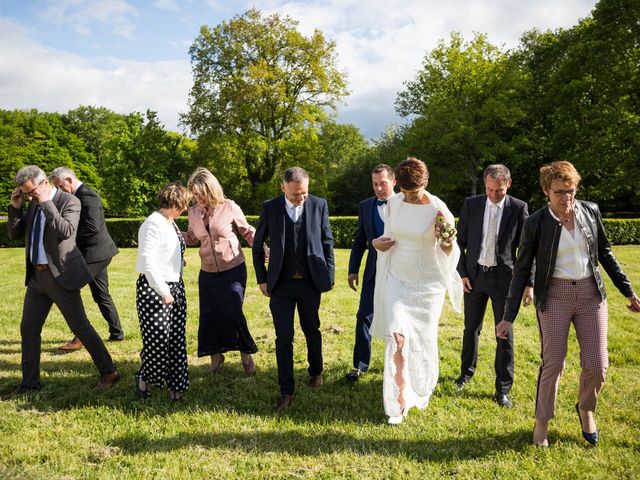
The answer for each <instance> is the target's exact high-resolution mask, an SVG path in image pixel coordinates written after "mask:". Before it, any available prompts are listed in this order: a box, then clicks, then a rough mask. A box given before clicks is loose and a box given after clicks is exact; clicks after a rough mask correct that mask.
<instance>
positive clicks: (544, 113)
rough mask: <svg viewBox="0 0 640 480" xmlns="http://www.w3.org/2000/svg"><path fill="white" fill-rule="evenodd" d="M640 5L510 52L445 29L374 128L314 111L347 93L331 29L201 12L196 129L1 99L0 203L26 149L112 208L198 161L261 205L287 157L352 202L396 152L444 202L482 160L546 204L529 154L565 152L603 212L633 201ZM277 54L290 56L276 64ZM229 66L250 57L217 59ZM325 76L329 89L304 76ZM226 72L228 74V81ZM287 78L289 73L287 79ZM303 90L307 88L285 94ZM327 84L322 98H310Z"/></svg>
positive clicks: (638, 172)
mask: <svg viewBox="0 0 640 480" xmlns="http://www.w3.org/2000/svg"><path fill="white" fill-rule="evenodd" d="M638 19H640V2H638V1H637V0H602V1H600V2H599V3H598V4H597V5H596V7H595V8H594V10H593V12H592V14H591V15H590V16H589V17H587V18H585V19H583V20H581V21H580V22H579V23H578V24H577V25H576V26H574V27H572V28H569V29H560V30H557V31H554V32H538V31H529V32H526V33H524V34H523V35H522V38H521V42H520V45H519V46H518V48H516V49H513V50H508V51H505V50H503V49H501V48H500V47H496V46H494V45H492V44H490V43H489V42H488V39H487V36H486V35H483V34H476V35H475V36H474V38H473V39H471V40H469V41H466V42H465V40H464V39H463V38H462V37H461V36H460V35H459V34H458V33H455V32H454V33H452V34H451V36H450V38H449V39H448V40H442V41H441V42H440V43H439V44H438V46H437V47H436V48H435V49H433V50H432V51H429V52H426V54H425V56H424V60H423V62H422V65H420V66H416V67H417V68H416V70H417V73H415V74H412V72H407V78H408V79H407V81H406V82H405V84H404V88H403V90H402V91H400V92H398V96H397V99H396V104H395V105H396V109H397V111H398V113H399V114H400V115H402V116H404V117H406V118H407V123H406V124H405V125H404V126H402V127H397V126H396V127H389V128H388V129H387V131H386V132H384V133H383V134H382V135H381V136H380V137H379V138H378V139H375V140H373V141H372V142H368V141H367V140H366V139H365V138H363V136H362V135H361V133H360V131H359V130H358V128H356V127H355V126H353V125H345V124H338V123H336V122H335V121H334V120H333V119H332V118H334V117H331V116H330V115H328V114H327V115H325V114H324V113H323V112H324V110H323V108H324V107H327V106H328V107H334V106H335V105H336V104H337V101H338V100H339V99H340V98H341V96H344V95H346V89H345V85H346V77H345V76H344V75H342V74H341V73H340V72H339V71H337V70H336V69H335V54H336V52H335V43H333V42H330V41H326V40H324V38H323V37H322V35H321V33H319V32H318V31H316V33H315V34H314V36H313V37H312V38H305V37H303V36H301V35H300V34H299V32H297V30H296V27H297V23H296V22H295V21H293V20H291V19H289V18H285V19H282V18H280V17H278V16H277V15H275V16H270V17H266V18H265V17H263V16H261V14H260V12H259V11H257V10H255V9H254V10H250V11H248V12H246V13H245V14H244V15H241V16H237V17H234V19H233V20H231V21H229V22H223V23H222V24H221V25H219V26H217V27H215V28H213V29H208V27H207V28H205V27H203V30H202V33H201V35H200V36H199V37H198V38H197V39H196V40H195V42H194V44H193V46H192V48H191V50H190V54H191V60H192V64H193V65H194V72H195V73H194V87H193V89H192V91H191V94H190V102H189V111H188V112H185V114H184V115H183V116H182V122H183V124H184V126H185V127H186V128H188V129H189V131H190V132H192V137H188V136H185V135H183V134H179V133H175V132H170V131H167V130H165V128H164V127H163V125H161V124H160V123H159V121H158V119H157V115H156V113H155V112H152V111H147V112H146V113H145V114H141V113H138V112H135V113H131V114H128V115H126V114H117V113H114V112H112V111H110V110H108V109H106V108H103V107H99V106H81V107H79V108H76V109H75V110H71V111H69V112H67V113H65V114H58V113H41V112H37V111H35V110H32V111H3V110H0V190H1V191H0V210H3V211H6V209H7V206H8V202H9V193H10V191H11V189H12V188H13V185H12V177H13V175H14V174H15V172H16V171H17V170H18V168H20V167H22V166H24V165H27V164H32V163H33V164H38V165H40V166H41V167H42V168H44V169H45V170H46V171H48V172H49V171H51V170H52V169H53V168H55V167H58V166H68V167H71V168H73V169H74V170H75V171H76V173H77V174H78V176H79V178H80V179H81V180H83V181H86V182H87V183H89V184H90V185H91V186H93V187H94V188H95V189H96V190H97V191H99V192H100V194H101V195H102V198H103V200H104V202H105V205H106V209H107V213H108V214H110V215H112V216H136V215H146V214H148V213H149V212H150V211H152V210H153V209H154V208H156V202H155V194H156V192H157V191H158V190H159V188H160V187H162V186H163V185H164V184H166V183H167V182H169V181H172V180H180V181H182V182H186V180H187V179H188V177H189V174H190V173H191V171H193V169H194V168H195V167H197V166H205V167H207V168H209V169H210V170H212V171H213V172H214V174H215V175H216V176H218V178H219V179H220V181H221V183H222V185H223V187H224V189H225V193H226V195H227V196H228V197H230V198H232V199H234V200H236V201H237V202H238V203H239V204H240V205H241V206H242V208H243V209H244V210H245V213H247V214H257V213H259V208H260V203H261V202H262V200H264V199H266V198H269V197H272V196H274V195H276V194H278V192H279V185H278V184H279V180H278V178H279V177H278V174H279V172H280V171H281V170H282V169H284V168H286V167H288V166H291V165H296V164H297V165H301V166H303V167H304V168H305V169H307V170H308V171H309V174H310V177H311V181H310V191H311V193H314V194H316V195H319V196H323V197H326V198H327V199H328V200H329V206H330V209H331V213H332V215H354V214H356V213H357V205H358V202H359V201H360V200H362V199H364V198H366V197H367V196H369V195H371V183H370V175H369V172H370V170H371V168H372V166H374V165H375V164H377V163H379V162H384V163H388V164H390V165H392V166H395V165H397V164H398V163H399V162H400V161H401V160H402V159H404V158H405V157H407V156H409V155H412V156H416V157H418V158H421V159H423V160H425V161H426V162H427V164H428V166H429V170H430V181H429V186H428V189H429V190H430V191H431V192H433V193H434V194H436V195H438V196H440V197H441V198H442V199H443V200H445V201H446V202H447V204H448V205H449V206H450V207H451V209H452V211H454V212H457V211H458V209H459V208H460V205H461V204H462V201H463V199H464V198H465V197H466V196H469V195H472V194H476V193H482V191H483V186H482V171H483V169H484V168H485V167H486V166H487V165H488V164H490V163H504V164H506V165H507V166H509V167H510V168H511V171H512V175H513V187H512V189H511V191H510V193H512V194H513V195H515V196H517V197H519V198H521V199H523V200H525V201H527V202H529V204H530V206H531V210H534V209H536V208H539V207H540V206H542V205H544V203H545V199H544V196H543V195H542V192H541V191H540V187H539V185H538V170H539V167H540V166H541V165H542V164H544V163H547V162H550V161H553V160H556V159H565V160H569V161H571V162H573V163H574V164H575V165H576V167H577V168H578V170H579V172H580V173H581V174H582V183H581V185H580V192H579V194H578V196H579V198H583V199H589V200H594V201H597V202H598V203H599V205H600V207H601V209H602V210H603V211H604V212H605V213H609V214H614V215H615V214H616V213H618V212H626V215H625V216H633V215H634V214H635V215H637V214H638V212H640V68H639V65H640V48H638V45H640V22H639V21H638ZM265 25H269V26H270V27H269V28H263V27H264V26H265ZM296 35H297V36H296ZM276 37H277V40H278V41H273V40H274V39H276ZM292 38H293V39H294V40H295V43H294V44H288V45H287V48H288V50H286V49H285V50H283V47H282V45H283V43H282V42H285V44H286V42H287V41H291V39H292ZM253 41H255V42H256V45H255V47H256V48H255V49H253V50H252V55H254V56H255V55H257V58H254V57H251V58H247V57H242V55H243V53H242V52H245V51H246V49H243V48H240V47H238V45H239V46H242V45H246V43H247V42H253ZM274 45H275V46H276V47H277V48H275V47H274ZM303 47H304V52H305V53H304V55H301V56H300V57H302V59H300V58H298V57H297V56H296V53H297V52H300V51H301V50H300V49H301V48H303ZM270 49H271V50H270ZM234 52H235V53H234ZM283 52H285V53H286V55H287V56H286V57H284V56H283ZM234 55H236V56H235V57H234ZM261 55H262V56H263V57H264V58H262V57H260V56H261ZM314 55H316V56H317V58H315V59H314V58H313V57H314ZM230 58H231V59H232V60H229V64H228V65H226V66H225V69H218V70H216V68H217V67H219V66H220V62H221V61H222V60H221V59H230ZM309 58H312V59H314V60H317V62H316V63H315V64H313V65H314V68H315V70H313V71H311V73H309V71H306V70H303V69H302V67H301V66H300V65H299V64H296V63H295V62H302V61H303V60H304V61H306V60H308V59H309ZM251 62H254V63H251ZM283 62H292V63H291V64H286V65H285V67H286V68H280V70H277V68H279V67H282V66H283ZM256 65H258V66H260V68H256ZM238 66H240V67H242V68H243V69H244V70H239V71H238V72H236V73H237V75H235V76H233V77H230V76H229V75H226V74H225V72H226V71H227V69H229V68H232V67H233V68H236V67H237V68H240V67H238ZM303 66H306V64H304V65H303ZM214 67H216V68H214ZM272 67H273V68H274V69H275V70H269V68H272ZM296 69H298V70H296ZM212 72H213V73H212ZM216 72H217V73H219V74H220V75H219V76H218V77H215V74H216ZM294 73H295V74H297V75H298V77H295V75H294ZM381 74H382V75H383V74H384V72H381ZM251 75H255V77H251ZM323 75H325V76H326V77H327V78H328V79H329V80H326V85H329V87H331V88H329V87H327V88H325V90H321V87H323V86H326V85H325V84H322V85H316V84H313V85H309V84H305V83H304V82H307V81H308V80H309V79H310V78H324V77H323ZM229 78H231V79H233V81H234V82H235V83H229V84H224V82H226V81H227V79H229ZM295 78H299V79H300V80H299V81H300V84H299V85H297V84H295V85H294V84H291V81H292V79H295ZM331 82H333V83H331ZM313 88H315V89H317V90H312V89H313ZM300 91H302V92H306V96H304V101H303V100H301V97H288V96H286V94H288V93H290V92H294V93H297V92H300ZM223 94H224V95H223ZM322 95H325V96H329V97H328V98H329V99H330V101H326V102H325V103H323V102H322V101H321V100H318V99H320V98H321V97H322ZM310 99H311V100H313V101H311V100H310ZM314 101H315V103H313V102H314ZM279 102H281V103H279ZM305 102H306V103H305ZM323 106H324V107H323ZM224 109H227V110H224ZM325 110H326V108H325ZM277 115H282V117H281V118H279V117H277ZM274 120H277V121H275V123H273V122H272V123H269V122H270V121H274ZM287 122H289V123H287ZM278 126H279V127H281V128H276V127H278Z"/></svg>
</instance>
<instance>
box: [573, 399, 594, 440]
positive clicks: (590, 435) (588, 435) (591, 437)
mask: <svg viewBox="0 0 640 480" xmlns="http://www.w3.org/2000/svg"><path fill="white" fill-rule="evenodd" d="M576 412H577V413H578V418H579V419H580V430H582V436H583V437H584V439H585V440H586V441H587V442H589V443H590V444H591V445H593V446H596V445H597V444H598V440H599V439H600V435H598V431H597V430H596V431H595V432H593V433H587V432H585V431H584V428H583V427H582V417H581V416H580V407H579V404H578V403H576Z"/></svg>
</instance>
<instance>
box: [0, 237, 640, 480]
mask: <svg viewBox="0 0 640 480" xmlns="http://www.w3.org/2000/svg"><path fill="white" fill-rule="evenodd" d="M615 252H616V254H617V256H618V259H619V260H620V262H621V263H622V264H623V266H624V268H625V270H626V271H627V273H629V274H630V276H631V278H632V282H633V284H634V285H635V286H636V287H638V288H640V266H639V265H638V262H637V258H638V257H639V256H640V247H637V246H625V247H616V248H615ZM135 253H136V252H135V250H133V249H125V250H123V251H122V252H121V254H120V255H119V256H117V257H116V258H115V259H114V262H113V263H112V265H111V267H110V270H109V273H110V279H111V284H112V287H111V291H112V294H113V295H114V297H115V299H116V303H117V306H118V308H119V310H120V314H121V316H122V321H123V325H124V327H125V329H126V336H127V338H126V341H124V342H121V343H116V344H108V348H109V349H110V351H111V353H112V355H113V357H114V360H115V361H116V363H117V366H118V369H119V371H120V373H121V374H122V380H121V381H120V382H119V383H117V384H116V385H115V387H114V388H113V389H111V390H109V391H107V392H98V391H95V390H94V389H93V387H94V385H95V383H96V381H97V371H96V370H95V368H94V366H93V364H92V362H91V359H90V358H89V355H88V354H87V352H86V351H84V350H83V351H80V352H75V353H71V354H66V355H64V354H59V353H58V351H57V346H58V345H60V344H61V343H63V342H65V341H67V340H68V339H69V338H70V337H71V335H70V333H69V331H68V329H67V327H66V324H65V323H64V320H63V319H62V317H61V316H60V314H59V313H58V312H57V310H56V309H55V308H54V311H52V313H51V314H50V316H49V319H48V320H47V323H46V324H45V328H44V331H43V337H42V340H43V353H42V382H43V384H44V389H43V390H42V392H41V393H39V394H35V395H31V396H25V397H19V398H12V397H10V396H8V393H9V392H10V391H11V390H12V389H13V387H15V386H16V385H17V384H18V383H19V381H20V335H19V324H20V316H21V310H22V300H23V297H24V286H23V281H24V265H23V263H24V251H23V250H22V249H0V264H1V265H2V266H3V268H2V271H1V272H0V279H1V284H2V301H1V302H2V303H1V304H0V305H1V308H0V393H2V395H3V396H2V398H3V400H2V401H0V478H65V479H72V478H73V479H75V478H243V479H249V478H282V477H287V478H289V477H290V478H358V479H360V478H469V479H476V478H481V479H483V478H485V479H489V478H491V479H493V478H505V479H518V478H522V479H524V478H545V479H546V478H575V479H583V478H618V479H627V478H640V475H639V474H638V473H636V472H637V470H638V463H639V461H640V454H639V450H640V440H639V438H638V437H639V436H640V384H639V382H638V378H639V377H640V349H638V347H637V345H638V331H639V330H638V321H639V320H640V316H638V315H633V314H631V313H628V312H627V309H626V308H625V306H624V305H625V302H624V300H625V299H624V298H622V296H621V295H620V294H619V293H618V292H617V291H616V290H615V289H614V288H613V287H612V285H611V283H610V282H609V283H608V284H607V287H608V291H609V294H610V297H609V299H610V305H609V312H610V327H609V351H610V359H611V367H610V368H609V372H608V379H607V384H606V385H605V388H604V390H603V392H602V395H601V397H600V403H599V408H598V412H597V416H596V419H597V422H598V428H599V430H600V432H601V442H600V444H599V445H598V446H597V447H596V448H591V447H589V446H588V444H587V443H586V442H585V441H584V440H583V439H582V437H581V435H580V426H579V423H578V418H577V416H576V414H575V411H574V410H573V408H574V407H573V405H574V403H575V402H576V398H577V390H578V375H579V359H578V349H577V343H576V341H575V334H574V332H573V330H572V332H571V340H570V346H569V354H568V359H567V368H566V371H565V374H564V377H563V379H562V383H561V385H560V392H559V397H558V406H557V411H556V418H555V419H554V420H553V421H552V423H551V428H550V441H551V443H552V445H551V448H549V449H547V450H541V449H536V448H534V447H533V446H531V445H530V443H531V442H530V440H531V432H532V428H533V412H534V400H535V385H536V374H537V365H538V361H539V360H538V334H537V328H536V323H535V318H534V312H533V310H532V309H531V308H528V309H526V310H523V312H522V314H521V315H520V317H519V318H518V320H517V323H516V325H515V334H516V378H515V384H514V388H513V390H512V393H513V399H514V402H515V408H513V409H512V410H502V409H500V408H499V407H498V406H497V405H496V404H494V403H493V402H492V400H491V396H492V394H493V381H494V373H493V353H494V341H493V337H492V334H491V333H492V328H491V326H490V325H489V324H488V325H487V326H486V328H485V331H484V333H483V335H482V339H481V345H480V359H479V369H478V372H477V374H476V376H475V377H474V379H473V380H472V382H471V384H470V386H469V388H468V389H466V390H465V391H464V392H462V393H460V392H457V391H455V390H454V388H452V382H453V380H454V379H455V378H456V376H457V374H458V370H459V355H460V348H461V337H462V317H461V316H460V315H459V314H456V313H455V312H453V311H452V310H451V309H450V307H448V306H447V307H446V308H445V311H444V313H443V315H442V318H441V322H440V362H441V363H440V382H439V384H438V388H437V389H436V392H435V394H434V396H433V398H432V400H431V403H430V405H429V406H428V408H427V409H426V410H424V411H417V410H412V411H411V412H410V414H409V416H408V418H407V420H406V422H405V423H404V424H402V425H400V426H388V425H387V424H386V417H385V415H384V411H383V407H382V398H381V390H382V360H381V358H382V343H381V342H380V341H375V342H374V346H373V351H374V355H373V360H372V367H371V371H370V373H369V374H367V375H366V376H365V377H364V378H363V379H362V380H361V381H360V382H359V383H358V384H356V385H355V386H349V385H346V384H344V383H343V380H342V379H343V376H344V374H345V373H346V372H347V371H348V370H349V369H350V367H351V357H352V346H353V327H354V323H355V312H356V309H357V305H358V295H357V294H355V293H353V292H352V291H351V290H349V288H348V287H347V282H346V277H347V270H346V268H347V260H348V251H347V250H339V251H337V262H338V265H337V275H336V280H337V286H336V288H335V289H334V291H332V292H330V293H329V294H326V295H324V296H323V301H322V307H321V320H322V333H323V342H324V358H325V379H326V384H325V385H324V386H323V387H322V388H321V389H320V390H319V391H317V392H315V391H314V392H312V391H310V389H309V388H308V387H307V386H306V383H305V381H306V379H307V373H306V360H305V359H306V351H305V348H304V341H303V336H302V333H301V331H300V329H299V327H298V328H297V330H296V337H297V338H296V340H297V342H296V345H295V366H296V381H297V386H298V388H297V392H296V398H295V401H294V406H293V408H292V409H291V410H290V411H289V413H287V414H286V415H285V416H283V417H282V418H278V417H277V416H276V415H275V414H274V407H275V402H276V400H277V396H278V387H277V376H276V364H275V353H274V333H273V328H272V325H271V316H270V313H269V308H268V303H267V300H266V299H265V298H264V297H262V295H261V294H260V293H259V291H258V288H257V286H256V284H255V280H254V276H253V272H252V271H251V270H250V272H249V285H248V289H247V298H246V303H245V307H246V309H245V310H246V315H247V318H248V321H249V325H250V328H251V331H252V333H253V335H254V337H255V340H256V343H257V344H258V348H259V349H260V352H259V353H258V354H257V355H256V356H255V359H256V363H257V365H258V373H257V375H256V376H255V377H252V378H245V377H244V376H243V370H242V366H241V364H240V359H239V355H238V354H230V355H228V356H227V362H226V363H225V366H224V368H223V370H222V372H221V374H220V375H219V376H217V377H212V376H211V375H210V374H209V373H208V359H207V358H197V356H196V351H197V349H196V347H197V345H196V342H197V335H196V332H197V323H198V308H197V305H198V301H197V298H198V293H197V280H196V279H197V272H198V264H199V261H198V258H197V251H196V250H195V249H189V250H188V252H187V255H188V257H187V261H188V265H187V271H186V287H187V297H188V302H189V312H188V319H187V348H188V351H189V370H190V377H191V387H190V389H189V390H188V391H187V393H186V396H185V399H184V400H183V401H182V402H179V403H173V402H170V401H169V399H168V398H167V395H166V392H159V391H155V392H154V396H153V397H152V398H150V399H149V400H146V401H141V400H140V399H138V398H137V397H136V395H135V391H134V386H133V375H134V372H135V371H136V369H137V367H138V362H139V357H138V353H139V350H140V332H139V329H138V324H137V317H136V311H135V288H134V285H135V280H136V274H135V272H134V266H135ZM83 295H84V299H85V305H86V306H87V310H88V314H89V317H90V319H92V323H93V325H94V326H95V327H96V329H97V330H98V331H99V332H100V334H101V336H102V337H103V338H104V337H106V336H107V328H106V323H105V322H104V320H103V319H102V317H101V316H100V314H99V312H98V309H97V307H96V306H95V304H94V303H93V302H92V300H91V298H90V294H89V291H88V289H87V290H86V291H84V292H83ZM489 323H491V322H489Z"/></svg>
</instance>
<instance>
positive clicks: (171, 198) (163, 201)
mask: <svg viewBox="0 0 640 480" xmlns="http://www.w3.org/2000/svg"><path fill="white" fill-rule="evenodd" d="M158 200H159V201H160V208H175V209H177V210H180V211H181V212H183V211H185V210H186V209H187V207H188V206H189V201H190V200H191V194H190V193H189V190H187V189H186V188H185V187H183V186H182V184H181V183H180V182H171V183H170V184H169V185H167V186H166V187H164V188H163V189H162V190H160V191H159V192H158Z"/></svg>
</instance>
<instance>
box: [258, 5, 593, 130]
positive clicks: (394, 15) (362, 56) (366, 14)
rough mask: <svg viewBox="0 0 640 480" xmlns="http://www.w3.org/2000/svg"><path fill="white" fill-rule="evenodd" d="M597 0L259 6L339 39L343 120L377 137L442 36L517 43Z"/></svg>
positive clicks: (575, 16)
mask: <svg viewBox="0 0 640 480" xmlns="http://www.w3.org/2000/svg"><path fill="white" fill-rule="evenodd" d="M595 3H596V1H595V0H565V1H563V2H558V1H557V0H536V1H531V2H521V1H520V0H498V1H496V0H475V1H473V2H471V1H463V0H450V1H449V2H443V1H441V0H403V1H399V0H392V1H389V0H386V1H385V0H370V1H367V2H362V1H360V0H325V1H316V2H313V3H309V2H306V1H288V2H274V1H273V0H265V1H263V2H259V3H258V5H257V6H258V8H261V9H264V10H265V11H266V12H270V13H272V12H278V13H281V14H287V15H289V16H291V17H292V18H294V19H297V20H299V21H300V30H301V31H302V32H303V33H305V34H306V35H310V34H311V33H312V32H313V30H314V29H315V28H319V29H321V30H322V31H323V32H324V34H325V36H326V37H327V38H329V39H333V40H335V41H336V43H337V51H338V56H339V60H340V65H341V66H342V68H343V69H344V70H347V71H348V75H349V88H350V90H351V91H352V94H351V96H350V97H349V98H348V99H347V103H348V108H347V109H342V112H341V114H340V119H341V120H343V121H345V120H348V121H350V122H352V123H355V124H356V125H357V126H358V127H360V129H361V130H362V131H363V133H364V134H365V136H367V137H374V136H377V135H378V134H379V133H380V132H381V131H382V130H383V128H384V126H385V124H386V123H391V122H400V121H401V120H400V119H399V118H397V117H396V116H395V111H394V105H393V103H394V101H395V97H396V94H397V92H398V91H400V90H401V89H402V83H403V82H404V81H406V80H409V79H412V78H413V77H414V76H415V73H416V71H417V70H418V69H419V68H420V66H421V62H422V59H423V58H424V55H425V54H426V53H427V52H428V51H430V50H432V49H433V48H435V47H436V45H437V42H438V40H440V39H445V40H447V39H448V38H449V34H450V33H451V32H452V31H459V32H460V33H461V34H462V35H463V37H464V38H465V39H466V40H470V39H471V38H472V37H473V32H481V33H487V34H488V35H489V41H491V42H492V43H494V44H496V45H501V46H502V45H504V46H505V47H506V48H515V47H516V46H517V45H518V42H519V38H520V36H521V35H522V33H524V32H525V31H527V30H530V29H532V28H534V27H537V28H539V29H541V30H546V29H552V30H553V29H556V28H560V27H571V26H573V25H575V24H576V23H577V22H578V20H579V18H583V17H586V16H587V15H588V14H589V13H590V11H591V9H592V8H593V6H594V5H595Z"/></svg>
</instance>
